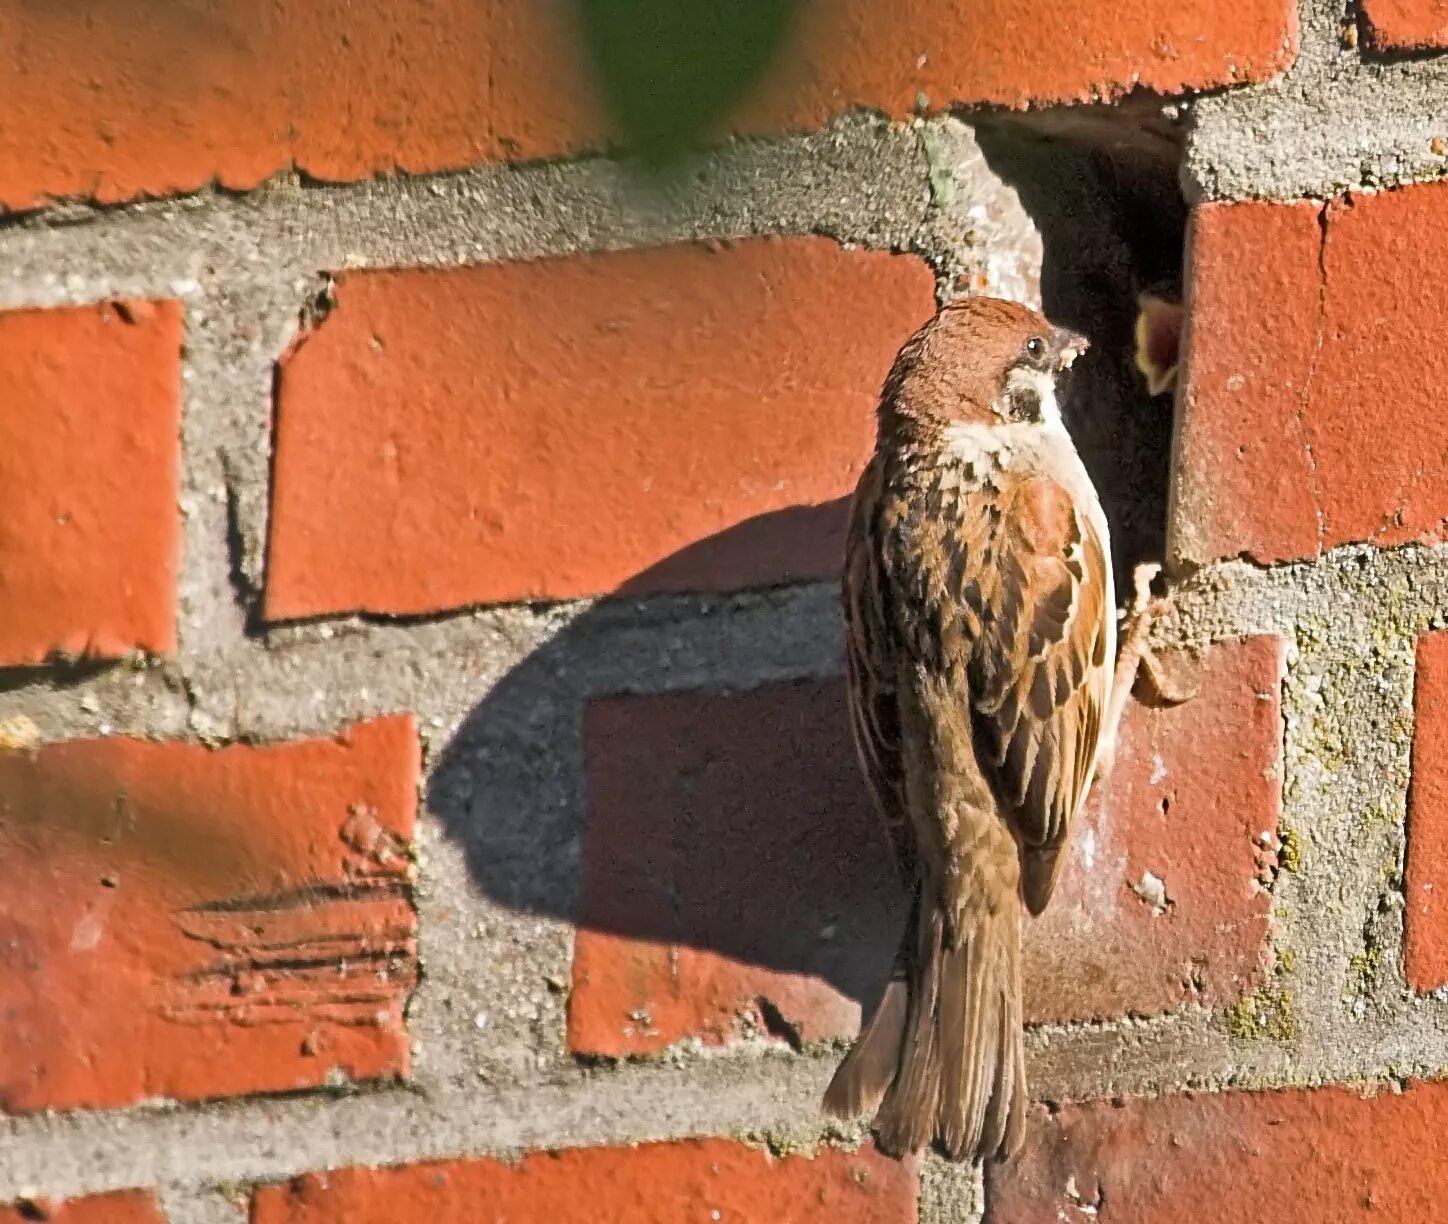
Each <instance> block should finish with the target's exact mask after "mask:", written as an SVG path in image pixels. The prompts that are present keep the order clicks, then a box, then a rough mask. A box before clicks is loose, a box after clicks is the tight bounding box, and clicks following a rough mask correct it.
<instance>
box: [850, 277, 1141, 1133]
mask: <svg viewBox="0 0 1448 1224" xmlns="http://www.w3.org/2000/svg"><path fill="white" fill-rule="evenodd" d="M1086 348H1087V341H1086V340H1085V339H1084V338H1083V337H1081V336H1078V335H1075V334H1073V333H1071V332H1069V331H1066V330H1064V329H1062V328H1059V327H1055V326H1052V325H1051V324H1050V323H1049V322H1047V320H1046V319H1045V318H1043V317H1042V316H1041V315H1040V314H1038V313H1036V312H1035V311H1033V310H1030V309H1028V308H1027V307H1025V306H1022V305H1019V304H1017V303H1014V302H1007V301H1000V300H996V299H991V298H983V297H976V298H965V299H963V300H960V301H958V302H954V303H951V304H950V305H947V306H945V307H944V308H942V309H941V310H940V311H939V312H938V313H937V314H936V316H935V317H934V318H933V319H932V320H931V321H930V322H929V323H927V324H926V325H925V326H924V327H923V328H921V330H920V331H918V332H917V333H916V334H915V335H914V336H913V337H912V338H911V339H910V340H909V341H907V342H906V344H905V345H904V347H903V348H902V349H901V350H900V353H899V355H898V357H897V358H896V360H895V363H894V366H893V368H892V369H891V371H890V374H889V376H888V378H887V379H886V381H885V384H884V388H883V390H882V392H881V397H880V403H879V409H878V421H877V440H876V446H875V451H874V455H873V457H872V458H871V460H870V462H869V463H868V465H867V466H866V468H865V470H864V472H863V474H862V476H861V478H860V481H859V485H858V487H857V489H856V491H855V496H854V499H853V507H852V511H851V522H850V527H849V532H848V538H847V544H846V555H845V562H844V573H843V581H842V589H843V599H844V609H845V615H846V622H847V634H846V650H845V654H846V660H845V662H846V672H847V677H848V687H849V708H850V720H851V725H852V729H853V733H854V740H855V745H856V748H857V750H858V755H859V758H860V762H861V766H862V768H863V771H864V774H865V777H866V780H867V782H868V784H869V789H870V790H871V791H872V792H873V795H874V798H875V801H876V806H877V807H878V808H879V811H880V813H881V815H882V816H883V823H884V825H885V827H886V829H887V830H888V832H889V834H890V839H891V842H892V844H893V847H894V852H895V855H896V859H897V862H898V865H899V868H900V872H901V874H902V876H903V878H904V881H905V882H906V884H907V886H908V887H909V889H910V890H911V895H912V901H911V908H910V916H909V920H908V923H907V926H906V929H905V933H904V937H903V939H902V941H901V945H900V950H899V952H898V954H897V957H896V960H895V964H894V968H893V970H892V973H891V977H890V980H889V983H888V985H887V986H886V988H885V991H884V993H883V995H882V997H881V999H880V1002H879V1005H878V1007H877V1008H876V1009H875V1011H874V1014H873V1015H872V1016H871V1018H870V1020H869V1022H868V1023H867V1024H866V1026H865V1027H864V1029H863V1030H862V1032H861V1034H860V1036H859V1038H858V1040H857V1041H856V1042H855V1044H854V1046H853V1047H852V1048H851V1050H850V1051H849V1053H848V1054H847V1055H846V1057H845V1059H844V1061H843V1062H842V1063H841V1065H840V1067H839V1069H838V1070H837V1072H836V1074H835V1076H834V1079H833V1081H832V1082H831V1083H830V1086H829V1088H828V1090H827V1091H826V1094H825V1099H824V1107H825V1109H826V1110H827V1111H828V1112H830V1113H832V1114H835V1115H837V1116H840V1117H859V1116H863V1115H873V1118H874V1129H875V1132H876V1136H877V1142H878V1144H879V1146H880V1147H881V1149H882V1150H884V1151H885V1152H887V1153H888V1154H891V1155H894V1156H902V1155H905V1154H907V1153H910V1152H914V1151H918V1150H919V1149H920V1148H922V1147H924V1146H925V1145H927V1144H931V1143H933V1144H935V1145H936V1146H937V1147H938V1148H939V1149H941V1150H942V1151H943V1152H944V1154H946V1155H947V1156H948V1157H950V1158H952V1159H955V1160H966V1159H969V1160H972V1161H978V1160H980V1159H983V1158H986V1157H992V1158H998V1159H1005V1158H1006V1157H1008V1156H1010V1155H1012V1154H1013V1153H1015V1152H1016V1151H1017V1150H1019V1148H1020V1146H1021V1143H1022V1140H1023V1135H1024V1129H1025V1120H1026V1113H1025V1110H1026V1102H1027V1094H1026V1074H1025V1057H1024V1047H1023V1037H1022V1029H1021V927H1022V921H1023V915H1022V908H1023V907H1024V909H1025V910H1026V911H1029V912H1030V913H1031V914H1032V915H1036V914H1040V913H1041V912H1042V910H1044V909H1045V907H1046V904H1047V902H1049V900H1050V898H1051V893H1052V890H1053V889H1054V887H1055V884H1056V880H1057V877H1058V875H1059V873H1060V871H1061V867H1062V865H1063V863H1064V861H1065V859H1064V855H1063V850H1064V849H1065V847H1066V844H1067V840H1068V838H1069V837H1070V834H1071V827H1072V824H1073V822H1074V821H1075V819H1076V816H1077V813H1078V812H1079V810H1080V808H1081V804H1082V800H1083V799H1084V797H1085V795H1086V792H1087V790H1088V789H1089V787H1090V784H1091V780H1092V777H1093V774H1094V772H1095V769H1096V763H1097V756H1098V751H1099V749H1100V747H1101V744H1102V741H1103V738H1104V730H1103V717H1104V715H1105V714H1106V711H1107V705H1108V702H1109V700H1110V696H1111V691H1112V686H1113V683H1114V679H1113V671H1112V668H1113V662H1114V660H1115V651H1116V611H1115V606H1114V599H1113V595H1112V591H1113V587H1112V574H1111V562H1110V557H1111V548H1110V541H1109V539H1108V534H1107V523H1106V517H1105V515H1104V513H1103V512H1102V507H1101V503H1100V500H1099V498H1098V497H1097V493H1096V490H1095V489H1094V488H1093V486H1092V483H1091V480H1090V478H1089V477H1088V475H1087V473H1086V469H1085V468H1084V467H1083V465H1082V463H1081V460H1080V458H1079V457H1078V455H1077V453H1076V449H1075V447H1074V446H1073V444H1072V441H1071V438H1070V436H1069V434H1068V433H1067V431H1066V428H1065V426H1064V425H1063V423H1062V419H1061V398H1062V388H1063V385H1064V380H1065V379H1066V378H1067V377H1068V371H1069V369H1070V367H1071V365H1072V363H1073V361H1074V360H1075V359H1076V358H1077V357H1078V356H1079V355H1080V354H1081V353H1082V352H1084V351H1085V350H1086ZM1133 674H1134V664H1133ZM1127 685H1128V688H1129V687H1130V678H1128V679H1127Z"/></svg>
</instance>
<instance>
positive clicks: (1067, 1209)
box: [985, 1083, 1448, 1224]
mask: <svg viewBox="0 0 1448 1224" xmlns="http://www.w3.org/2000/svg"><path fill="white" fill-rule="evenodd" d="M1445 1109H1448V1085H1445V1084H1442V1083H1435V1084H1421V1083H1420V1084H1412V1085H1410V1086H1409V1087H1408V1088H1407V1090H1406V1091H1404V1092H1402V1093H1398V1092H1394V1091H1392V1090H1390V1089H1386V1088H1385V1089H1383V1090H1382V1091H1381V1092H1380V1093H1379V1094H1378V1095H1376V1096H1364V1095H1362V1094H1361V1093H1360V1092H1359V1091H1357V1090H1355V1089H1350V1088H1323V1089H1320V1090H1318V1091H1315V1092H1309V1091H1297V1090H1294V1091H1287V1092H1240V1093H1222V1094H1218V1095H1208V1096H1178V1097H1162V1098H1159V1099H1157V1100H1130V1101H1126V1102H1124V1103H1115V1104H1110V1103H1107V1102H1104V1101H1103V1102H1099V1103H1095V1104H1090V1105H1084V1106H1076V1105H1069V1106H1064V1107H1062V1108H1061V1109H1060V1110H1058V1111H1055V1112H1053V1113H1051V1114H1050V1116H1049V1117H1048V1118H1046V1119H1043V1121H1042V1123H1041V1125H1040V1126H1039V1127H1036V1128H1033V1130H1032V1136H1031V1143H1030V1144H1029V1145H1028V1146H1027V1147H1026V1149H1025V1151H1024V1152H1023V1153H1022V1154H1021V1155H1020V1156H1019V1157H1018V1158H1017V1159H1016V1160H1015V1161H1013V1162H1011V1163H1010V1164H1006V1165H991V1166H989V1167H988V1168H987V1171H986V1204H987V1206H986V1216H985V1218H986V1224H1056V1222H1057V1221H1060V1220H1077V1219H1087V1218H1090V1219H1093V1220H1095V1221H1097V1222H1098V1224H1137V1222H1138V1221H1142V1220H1195V1219H1200V1218H1203V1216H1204V1214H1205V1215H1207V1216H1209V1217H1210V1218H1211V1219H1214V1220H1221V1221H1222V1222H1223V1224H1249V1222H1251V1224H1256V1221H1258V1220H1332V1221H1333V1222H1334V1224H1350V1222H1351V1221H1355V1220H1363V1221H1374V1220H1404V1221H1407V1220H1436V1219H1438V1218H1439V1216H1440V1215H1441V1203H1442V1195H1443V1184H1444V1180H1445V1177H1448V1165H1445V1161H1444V1157H1443V1151H1442V1143H1441V1138H1440V1132H1441V1130H1442V1117H1443V1112H1444V1110H1445Z"/></svg>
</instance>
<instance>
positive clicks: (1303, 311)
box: [1171, 184, 1448, 563]
mask: <svg viewBox="0 0 1448 1224" xmlns="http://www.w3.org/2000/svg"><path fill="white" fill-rule="evenodd" d="M1445 224H1448V185H1444V184H1430V185H1425V186H1415V187H1406V188H1402V189H1400V190H1396V191H1386V192H1382V193H1381V194H1377V195H1350V196H1346V197H1344V198H1342V199H1340V200H1336V201H1333V202H1332V203H1330V204H1328V205H1326V206H1325V207H1324V206H1323V205H1319V204H1312V203H1297V204H1269V203H1241V204H1208V205H1204V206H1203V207H1202V208H1200V209H1199V210H1198V212H1197V215H1196V218H1195V221H1194V225H1193V234H1192V238H1191V241H1190V257H1189V265H1190V268H1189V276H1190V288H1189V294H1190V322H1189V325H1188V338H1187V353H1186V363H1185V385H1184V389H1183V399H1182V410H1181V411H1182V417H1181V429H1180V440H1179V447H1178V453H1177V456H1176V487H1175V489H1174V493H1173V507H1172V523H1171V537H1172V543H1171V546H1172V551H1173V552H1174V554H1175V555H1176V556H1177V557H1178V558H1180V559H1182V560H1185V561H1188V562H1193V563H1199V562H1205V561H1209V560H1213V559H1216V558H1219V557H1232V556H1237V555H1246V556H1249V557H1251V558H1253V559H1255V560H1258V561H1262V562H1276V561H1283V560H1291V559H1296V558H1304V557H1312V556H1314V555H1316V554H1318V553H1319V552H1321V551H1323V550H1325V549H1328V548H1333V547H1336V546H1337V545H1340V544H1345V543H1349V542H1352V541H1367V542H1371V543H1376V544H1382V545H1390V544H1400V543H1404V542H1406V541H1410V540H1418V539H1437V538H1441V536H1442V534H1443V523H1444V520H1445V518H1448V464H1445V463H1443V462H1442V457H1443V456H1444V455H1445V454H1448V415H1445V414H1444V413H1443V411H1442V408H1441V403H1440V400H1441V388H1442V386H1443V385H1444V382H1445V380H1448V353H1445V352H1444V350H1443V347H1442V346H1441V345H1440V344H1439V343H1438V336H1439V334H1440V332H1441V330H1442V325H1443V320H1444V318H1445V317H1448V285H1444V284H1443V283H1442V282H1441V280H1440V278H1437V277H1431V276H1424V275H1422V267H1423V260H1424V259H1425V258H1426V257H1427V255H1428V253H1429V252H1431V251H1433V250H1436V249H1437V243H1438V242H1439V238H1440V235H1441V233H1442V230H1443V227H1444V225H1445Z"/></svg>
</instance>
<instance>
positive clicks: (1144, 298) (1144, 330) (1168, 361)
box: [1136, 292, 1183, 396]
mask: <svg viewBox="0 0 1448 1224" xmlns="http://www.w3.org/2000/svg"><path fill="white" fill-rule="evenodd" d="M1182 316H1183V311H1182V305H1181V303H1180V302H1178V301H1172V300H1169V299H1168V298H1166V297H1165V296H1158V295H1157V294H1155V293H1151V292H1147V293H1143V294H1142V295H1141V296H1140V298H1138V299H1137V316H1136V368H1137V369H1138V370H1140V371H1141V373H1142V376H1143V377H1144V378H1145V379H1146V389H1147V391H1148V392H1149V393H1150V394H1151V395H1153V396H1155V395H1161V394H1162V393H1164V392H1166V391H1170V390H1171V389H1172V388H1173V387H1174V386H1175V385H1176V377H1177V363H1178V360H1179V359H1180V356H1181V342H1182Z"/></svg>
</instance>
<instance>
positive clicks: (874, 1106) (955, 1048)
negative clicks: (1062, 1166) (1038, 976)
mask: <svg viewBox="0 0 1448 1224" xmlns="http://www.w3.org/2000/svg"><path fill="white" fill-rule="evenodd" d="M1020 925H1021V917H1020V909H1019V907H1018V906H1017V905H1014V904H1012V905H1009V906H1006V907H1005V909H1004V912H1003V913H1000V914H983V915H980V916H977V917H971V918H968V919H967V920H966V923H965V924H964V925H963V926H962V928H961V929H960V930H959V931H958V932H954V933H953V935H954V938H952V932H951V931H950V929H949V924H947V922H946V920H945V915H944V914H943V913H942V912H941V910H940V907H939V906H938V905H937V904H935V903H934V902H932V901H929V900H923V899H922V898H921V897H920V896H919V895H917V897H916V900H915V905H914V907H913V909H912V910H911V915H910V922H909V924H908V925H907V926H906V928H905V937H904V940H903V941H902V943H901V945H900V952H899V954H898V955H897V957H896V961H895V970H894V972H893V973H892V974H891V977H890V984H889V985H888V986H887V987H886V988H885V993H884V996H883V997H882V998H881V1000H880V1005H879V1006H878V1007H877V1008H876V1009H875V1014H874V1015H873V1016H872V1017H871V1018H870V1022H869V1024H868V1025H867V1026H866V1027H865V1029H864V1031H863V1032H862V1033H861V1034H860V1037H859V1040H857V1041H856V1042H855V1044H854V1046H853V1048H852V1049H851V1050H850V1052H849V1054H847V1055H846V1056H845V1060H844V1062H843V1063H841V1064H840V1068H839V1070H838V1071H836V1072H835V1077H834V1079H833V1080H832V1081H831V1082H830V1086H829V1088H828V1089H827V1090H826V1092H825V1100H824V1105H825V1109H826V1110H827V1111H828V1112H830V1113H832V1114H835V1115H836V1116H838V1117H846V1118H852V1117H860V1116H862V1115H866V1114H870V1113H874V1114H875V1133H876V1137H877V1140H878V1143H879V1145H880V1148H881V1149H882V1150H883V1151H885V1152H886V1153H888V1154H890V1155H893V1156H900V1155H904V1154H905V1153H907V1152H914V1151H918V1150H919V1149H920V1148H922V1147H924V1146H925V1145H926V1144H928V1143H931V1142H932V1141H934V1142H937V1143H938V1144H939V1146H940V1147H941V1149H943V1151H944V1152H945V1153H946V1154H947V1155H948V1156H950V1157H951V1158H952V1159H954V1160H967V1159H969V1160H979V1159H983V1158H985V1157H995V1158H997V1159H1002V1160H1004V1159H1006V1158H1007V1157H1009V1156H1011V1155H1013V1154H1014V1153H1015V1152H1016V1151H1017V1150H1019V1148H1020V1146H1021V1140H1022V1138H1023V1135H1024V1131H1025V1106H1026V1067H1025V1051H1024V1047H1023V1045H1022V1036H1021V952H1020V947H1021V930H1020Z"/></svg>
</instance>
